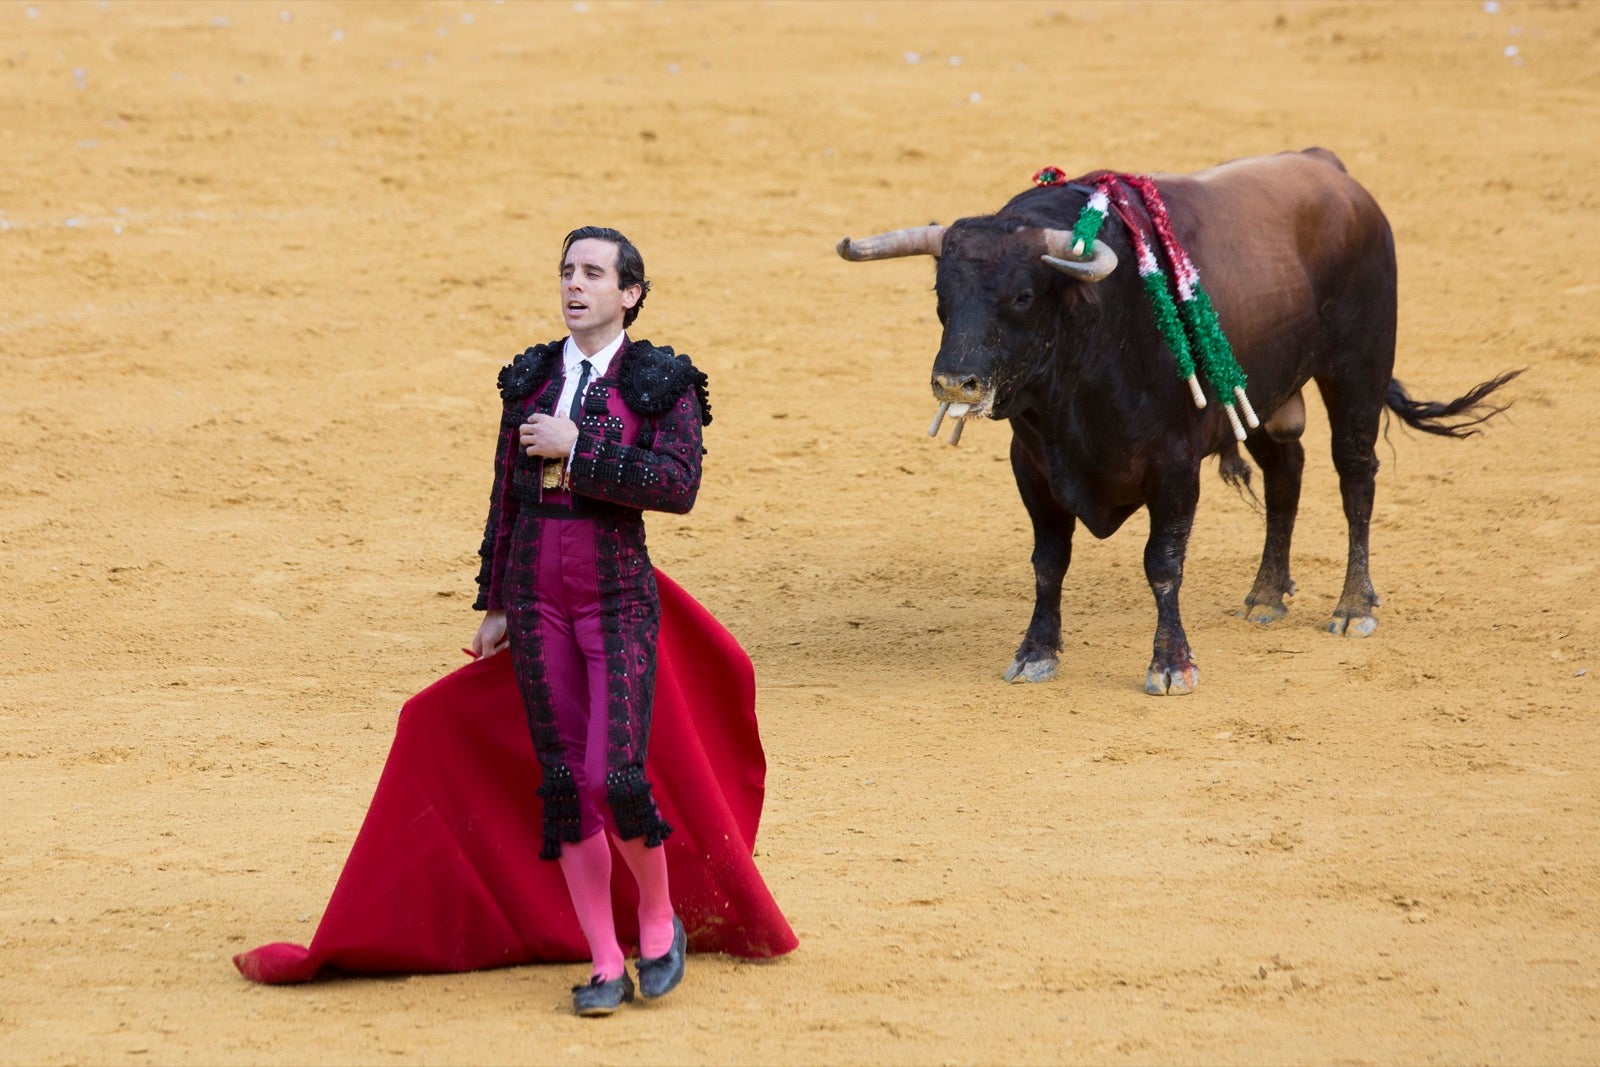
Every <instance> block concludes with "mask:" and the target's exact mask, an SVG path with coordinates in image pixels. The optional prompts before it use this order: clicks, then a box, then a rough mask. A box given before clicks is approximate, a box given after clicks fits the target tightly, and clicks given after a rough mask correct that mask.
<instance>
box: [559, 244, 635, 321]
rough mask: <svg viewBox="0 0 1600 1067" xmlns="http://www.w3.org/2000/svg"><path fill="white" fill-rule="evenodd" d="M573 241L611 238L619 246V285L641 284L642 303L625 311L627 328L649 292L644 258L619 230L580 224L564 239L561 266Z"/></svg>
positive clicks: (620, 287)
mask: <svg viewBox="0 0 1600 1067" xmlns="http://www.w3.org/2000/svg"><path fill="white" fill-rule="evenodd" d="M574 241H609V242H610V243H612V244H614V245H616V246H617V288H618V289H627V288H628V287H630V286H634V285H637V286H638V287H639V302H638V303H636V304H634V305H633V307H631V308H628V309H627V310H626V311H624V312H623V313H622V327H623V329H627V328H628V327H629V326H632V325H633V320H634V319H636V318H638V317H639V312H640V311H641V310H643V309H644V298H645V297H647V296H649V295H650V279H648V278H646V277H645V276H644V257H643V256H641V255H640V254H639V250H638V249H637V248H635V247H634V246H633V242H632V241H630V240H628V239H627V238H626V237H624V236H623V235H622V233H621V231H619V230H613V229H611V228H610V227H609V226H579V227H578V228H577V229H576V230H573V231H572V232H571V233H569V234H567V239H566V240H565V241H563V242H561V265H562V266H565V265H566V262H567V250H568V249H570V248H571V247H572V245H573V242H574Z"/></svg>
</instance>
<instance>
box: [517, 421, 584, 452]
mask: <svg viewBox="0 0 1600 1067" xmlns="http://www.w3.org/2000/svg"><path fill="white" fill-rule="evenodd" d="M519 432H520V437H521V441H522V447H523V449H524V450H525V451H526V452H527V453H528V455H530V456H547V457H549V458H551V459H562V458H565V457H567V456H570V455H571V454H572V446H573V445H575V444H577V443H578V424H577V423H575V422H573V421H572V420H571V419H563V418H558V417H557V416H555V415H533V416H530V417H529V419H528V421H527V422H525V423H523V424H522V428H521V430H520V431H519Z"/></svg>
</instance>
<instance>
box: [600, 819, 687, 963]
mask: <svg viewBox="0 0 1600 1067" xmlns="http://www.w3.org/2000/svg"><path fill="white" fill-rule="evenodd" d="M611 840H612V841H614V842H616V845H617V851H618V852H620V853H622V859H623V862H624V863H626V864H627V865H628V869H629V870H630V871H632V872H633V880H634V881H636V882H638V883H639V958H640V959H642V960H653V959H656V958H658V957H661V956H665V955H666V954H667V952H668V950H670V949H671V948H672V895H671V894H670V893H668V892H667V850H666V849H665V848H664V847H662V846H660V845H657V846H656V847H655V848H648V847H646V845H645V843H644V838H642V837H636V838H634V839H633V840H631V841H624V840H622V838H620V837H618V836H617V835H616V834H612V835H611Z"/></svg>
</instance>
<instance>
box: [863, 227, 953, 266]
mask: <svg viewBox="0 0 1600 1067" xmlns="http://www.w3.org/2000/svg"><path fill="white" fill-rule="evenodd" d="M943 246H944V227H943V226H934V225H928V226H913V227H912V228H911V229H909V230H890V231H889V232H888V233H880V234H877V235H875V236H872V237H863V238H861V239H860V240H857V241H852V240H851V239H850V238H848V237H846V238H844V239H843V240H841V241H840V242H839V244H838V251H839V254H840V255H841V256H843V257H844V258H845V259H848V260H851V261H853V262H857V263H859V262H861V261H862V260H864V259H894V258H896V257H899V256H938V255H939V250H940V249H941V248H942V247H943Z"/></svg>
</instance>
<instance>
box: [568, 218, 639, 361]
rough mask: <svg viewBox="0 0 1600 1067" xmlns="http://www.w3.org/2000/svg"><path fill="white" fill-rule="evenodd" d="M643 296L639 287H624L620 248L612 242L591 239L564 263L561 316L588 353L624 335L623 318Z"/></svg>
mask: <svg viewBox="0 0 1600 1067" xmlns="http://www.w3.org/2000/svg"><path fill="white" fill-rule="evenodd" d="M643 293H644V290H643V289H642V288H640V287H639V286H637V285H630V286H628V288H626V289H624V288H622V287H621V279H620V278H618V276H617V246H616V245H614V244H612V243H611V242H610V241H602V240H599V239H597V238H593V237H590V238H585V239H584V240H582V241H574V242H572V247H570V248H568V249H567V256H566V259H564V260H563V261H562V263H561V316H562V318H563V319H564V320H565V321H566V324H567V330H568V332H570V333H571V334H572V339H573V340H574V341H576V342H578V346H579V347H580V348H583V349H584V350H585V351H586V352H587V351H590V348H589V347H588V346H589V345H590V344H593V345H594V346H599V345H604V344H609V343H610V342H611V340H612V339H613V338H615V337H616V336H617V335H618V334H620V333H621V332H622V319H623V315H624V314H625V313H626V312H627V311H628V309H629V308H631V307H633V306H634V305H635V304H637V303H638V302H639V298H640V297H641V296H642V295H643Z"/></svg>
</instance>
